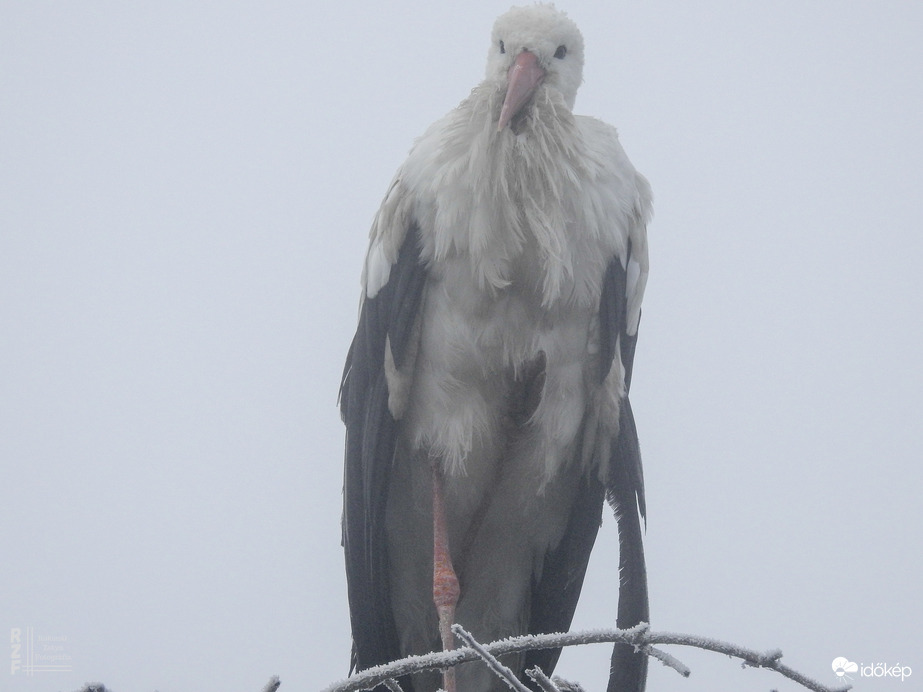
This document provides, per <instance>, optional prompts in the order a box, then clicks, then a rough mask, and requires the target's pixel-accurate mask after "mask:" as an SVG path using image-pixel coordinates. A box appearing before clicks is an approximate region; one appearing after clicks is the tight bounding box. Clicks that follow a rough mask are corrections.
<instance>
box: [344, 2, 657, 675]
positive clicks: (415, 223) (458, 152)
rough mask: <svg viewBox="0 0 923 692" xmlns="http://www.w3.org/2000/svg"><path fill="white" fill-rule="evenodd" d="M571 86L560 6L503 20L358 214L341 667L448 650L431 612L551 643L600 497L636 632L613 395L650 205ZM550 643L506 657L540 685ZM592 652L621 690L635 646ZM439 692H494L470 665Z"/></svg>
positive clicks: (629, 354) (635, 515)
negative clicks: (450, 106) (532, 671)
mask: <svg viewBox="0 0 923 692" xmlns="http://www.w3.org/2000/svg"><path fill="white" fill-rule="evenodd" d="M582 73H583V38H582V36H581V34H580V31H579V30H578V29H577V27H576V25H575V24H574V23H573V22H572V21H571V20H570V19H568V18H567V16H566V15H565V14H563V13H562V12H559V11H557V10H556V9H555V8H554V7H553V6H551V5H534V6H529V7H519V8H513V9H511V10H510V11H509V12H507V13H506V14H504V15H502V16H501V17H500V18H499V19H497V21H496V24H495V25H494V29H493V33H492V36H491V43H490V50H489V52H488V57H487V74H486V77H485V79H484V81H483V82H481V84H480V85H478V86H477V87H475V88H474V90H473V91H472V92H471V94H470V96H468V98H466V99H465V100H464V101H462V102H461V104H460V105H459V106H458V107H457V108H455V110H453V111H451V112H450V113H449V114H448V115H446V116H445V117H444V118H442V119H441V120H439V121H437V122H436V123H435V124H433V125H432V126H431V127H430V128H429V129H428V130H427V131H426V132H425V133H424V135H423V136H422V137H420V138H419V139H418V140H417V141H416V143H415V144H414V146H413V148H412V149H411V151H410V154H409V156H408V158H407V160H406V162H405V163H404V164H403V165H402V166H401V167H400V169H399V170H398V172H397V174H396V175H395V177H394V180H393V181H392V183H391V186H390V188H389V189H388V193H387V195H386V196H385V199H384V201H383V202H382V205H381V208H380V209H379V211H378V214H377V215H376V217H375V220H374V223H373V225H372V230H371V234H370V236H371V239H370V244H369V249H368V255H367V257H366V260H365V267H364V270H363V273H362V284H363V289H364V292H363V298H362V307H361V313H360V318H359V327H358V330H357V332H356V336H355V338H354V340H353V343H352V346H351V348H350V351H349V355H348V357H347V362H346V368H345V371H344V375H343V382H342V387H341V391H340V406H341V410H342V415H343V419H344V421H345V423H346V428H347V435H346V463H345V481H344V514H343V543H344V547H345V551H346V568H347V578H348V584H349V604H350V614H351V623H352V634H353V659H352V663H353V666H354V667H355V668H357V669H364V668H367V667H370V666H373V665H377V664H381V663H385V662H388V661H391V660H394V659H397V658H400V657H403V656H406V655H409V654H423V653H426V652H429V651H433V650H438V649H439V648H440V632H442V639H443V642H442V644H443V645H445V646H446V647H450V646H451V634H449V633H448V632H447V627H448V625H449V624H451V622H452V621H453V619H454V620H455V621H457V622H458V623H460V624H461V625H462V626H464V627H465V628H466V629H467V630H469V631H470V632H471V633H472V634H473V635H474V636H475V637H476V638H477V639H479V640H480V641H482V642H488V641H493V640H495V639H498V638H502V637H506V636H510V635H516V634H525V633H540V632H555V631H566V630H567V629H568V627H569V626H570V622H571V619H572V617H573V613H574V609H575V608H576V604H577V598H578V596H579V593H580V588H581V585H582V583H583V578H584V574H585V571H586V566H587V561H588V559H589V554H590V550H591V549H592V547H593V543H594V541H595V539H596V534H597V531H598V528H599V525H600V521H601V518H602V507H603V503H604V498H608V500H609V502H610V504H611V505H612V506H613V508H614V509H615V511H616V516H617V517H618V521H619V537H620V540H619V543H620V575H619V579H618V581H619V610H618V618H617V624H618V626H619V627H629V626H632V625H635V624H637V623H638V622H640V621H647V619H648V606H647V586H646V575H645V568H644V554H643V549H642V544H641V525H640V518H639V513H640V515H641V516H642V517H643V516H644V488H643V480H642V473H641V458H640V454H639V450H638V440H637V433H636V430H635V424H634V419H633V416H632V412H631V406H630V404H629V401H628V387H629V383H630V380H631V369H632V360H633V356H634V349H635V342H636V339H637V329H638V321H639V318H640V312H641V297H642V294H643V292H644V285H645V282H646V280H647V273H648V256H647V239H646V224H647V222H648V219H649V217H650V214H651V193H650V188H649V186H648V183H647V181H646V180H645V179H644V178H643V177H642V176H641V175H640V174H639V173H638V172H637V171H636V170H635V169H634V167H633V166H632V165H631V163H630V162H629V160H628V158H627V157H626V155H625V152H624V151H623V149H622V147H621V145H620V144H619V140H618V136H617V134H616V131H615V129H614V128H612V127H611V126H609V125H606V124H605V123H602V122H600V121H599V120H596V119H593V118H589V117H584V116H575V115H573V113H572V108H573V105H574V99H575V97H576V95H577V88H578V86H579V85H580V83H581V81H582ZM434 527H435V528H434ZM434 542H435V548H434ZM434 561H435V566H434ZM453 566H454V572H453ZM434 570H435V578H434ZM456 575H457V580H456ZM615 582H616V577H615V576H613V585H614V584H615ZM434 599H435V601H436V603H437V605H438V606H439V607H438V609H437V607H435V606H434ZM440 621H441V625H440ZM559 653H560V651H547V650H546V651H535V652H530V653H528V654H525V655H520V656H509V657H507V658H506V659H505V662H506V663H507V665H509V666H510V667H511V668H512V669H513V670H514V671H516V672H517V674H519V675H520V677H524V676H523V675H522V671H523V670H524V669H525V668H526V667H530V666H532V665H535V664H538V665H540V666H541V667H542V669H543V670H544V671H545V672H546V673H550V672H551V670H552V669H553V668H554V665H555V663H556V662H557V658H558V655H559ZM612 663H613V667H612V677H611V679H610V686H609V689H610V690H616V689H618V690H643V688H644V684H645V683H644V681H645V678H646V657H645V656H644V655H641V654H635V653H633V651H632V648H631V647H629V646H624V645H623V646H616V647H615V651H614V653H613V658H612ZM446 682H447V684H450V685H451V684H453V683H452V681H451V680H447V681H446ZM526 682H527V683H529V684H530V681H528V680H526ZM403 683H404V684H405V685H406V687H405V689H407V688H412V689H413V690H416V692H421V690H432V689H436V688H437V687H438V686H439V684H440V681H439V679H438V676H436V675H431V676H429V677H427V676H419V677H417V678H415V679H414V680H413V681H408V680H405V681H403ZM457 687H458V689H459V690H461V691H462V692H480V691H482V690H495V689H497V690H499V689H505V688H504V686H503V683H502V682H500V681H499V680H498V679H496V678H494V677H493V676H492V674H491V673H490V672H489V671H487V669H486V668H485V667H484V666H483V665H481V664H478V663H469V664H465V665H463V666H461V667H459V668H458V671H457Z"/></svg>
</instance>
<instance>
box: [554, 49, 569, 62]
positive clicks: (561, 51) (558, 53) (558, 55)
mask: <svg viewBox="0 0 923 692" xmlns="http://www.w3.org/2000/svg"><path fill="white" fill-rule="evenodd" d="M565 55H567V46H558V49H557V50H556V51H555V52H554V57H556V58H557V59H558V60H563V59H564V56H565Z"/></svg>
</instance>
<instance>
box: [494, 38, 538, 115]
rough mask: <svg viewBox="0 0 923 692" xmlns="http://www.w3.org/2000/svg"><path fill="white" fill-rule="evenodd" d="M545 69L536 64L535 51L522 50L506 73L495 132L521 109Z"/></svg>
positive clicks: (533, 91)
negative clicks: (503, 94) (501, 105)
mask: <svg viewBox="0 0 923 692" xmlns="http://www.w3.org/2000/svg"><path fill="white" fill-rule="evenodd" d="M544 77H545V70H543V69H542V67H541V65H539V64H538V58H536V57H535V53H530V52H529V51H527V50H524V51H523V52H522V53H520V54H519V55H518V56H516V61H515V62H514V63H513V66H512V67H510V71H509V72H507V73H506V98H505V99H504V100H503V108H502V109H501V110H500V122H499V123H498V124H497V132H500V130H502V129H503V128H504V127H506V126H507V125H508V124H509V122H510V120H512V119H513V117H514V116H515V115H516V114H517V113H518V112H519V111H520V109H522V107H523V106H524V105H526V102H528V100H529V99H530V98H531V97H532V94H533V93H535V89H536V88H537V87H538V85H539V84H541V83H542V79H544Z"/></svg>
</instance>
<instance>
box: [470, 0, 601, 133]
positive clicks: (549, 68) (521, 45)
mask: <svg viewBox="0 0 923 692" xmlns="http://www.w3.org/2000/svg"><path fill="white" fill-rule="evenodd" d="M487 79H488V80H489V81H492V82H495V83H496V84H497V87H498V89H500V90H501V91H503V92H505V94H506V96H505V98H504V102H503V109H502V111H501V113H500V119H499V122H498V123H497V125H498V129H499V130H502V129H503V128H504V127H506V126H507V125H508V124H509V122H510V121H511V120H512V119H513V118H514V117H515V116H516V114H517V113H519V112H520V111H521V110H522V109H523V108H527V107H528V106H529V104H530V102H531V101H532V95H533V94H534V93H535V91H536V89H538V88H546V89H556V90H557V91H559V92H560V93H561V96H562V97H563V99H564V102H565V103H566V104H567V106H568V107H569V108H573V107H574V100H575V99H576V98H577V88H578V87H579V86H580V83H581V82H582V81H583V36H581V35H580V30H579V29H578V28H577V25H576V24H574V23H573V22H572V21H571V20H570V19H568V17H567V15H566V14H564V13H563V12H561V11H559V10H557V9H555V7H554V5H546V4H539V5H529V6H527V7H513V8H512V9H510V10H509V11H508V12H507V13H506V14H503V15H501V16H500V17H499V18H498V19H497V21H496V23H495V24H494V29H493V32H492V34H491V45H490V51H489V52H488V55H487Z"/></svg>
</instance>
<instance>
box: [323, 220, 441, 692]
mask: <svg viewBox="0 0 923 692" xmlns="http://www.w3.org/2000/svg"><path fill="white" fill-rule="evenodd" d="M425 282H426V268H425V266H424V265H423V264H422V262H421V259H420V232H419V229H418V228H417V227H416V226H415V225H414V226H411V228H410V229H408V231H407V236H406V238H405V239H404V242H403V244H402V246H401V249H400V252H399V253H398V258H397V261H396V262H395V264H394V266H393V267H392V268H391V274H390V277H389V280H388V283H387V284H386V285H385V286H384V287H382V289H381V290H380V291H379V292H378V294H377V295H376V296H375V297H374V298H371V299H369V298H366V299H365V300H364V301H363V304H362V309H361V311H360V315H359V326H358V329H357V330H356V335H355V337H354V338H353V342H352V345H351V346H350V349H349V354H348V355H347V360H346V366H345V368H344V371H343V380H342V383H341V385H340V411H341V415H342V417H343V421H344V422H345V424H346V459H345V464H344V477H343V547H344V550H345V555H346V577H347V587H348V593H349V611H350V623H351V625H352V635H353V653H352V668H353V669H355V670H363V669H365V668H369V667H371V666H375V665H379V664H382V663H387V662H389V661H393V660H395V659H397V658H399V657H400V649H399V645H398V639H397V630H396V627H395V624H394V616H393V613H392V610H391V601H390V588H389V583H388V554H387V547H386V541H385V533H384V529H385V521H384V515H385V507H386V504H387V497H388V482H389V478H390V475H391V474H390V471H391V465H392V461H393V457H394V448H395V444H396V441H397V424H396V422H395V420H394V418H393V417H392V415H391V412H390V411H389V409H388V384H387V380H386V379H385V371H384V359H385V344H386V340H387V341H390V345H391V351H392V355H393V357H394V360H395V364H397V365H398V366H400V365H401V364H402V363H403V362H404V359H405V358H406V355H407V348H408V345H409V343H410V338H411V333H412V332H413V326H414V322H415V320H416V315H417V313H418V312H419V309H420V304H421V300H422V295H423V286H424V284H425ZM382 689H384V688H382ZM405 689H410V688H409V687H408V688H405Z"/></svg>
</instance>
